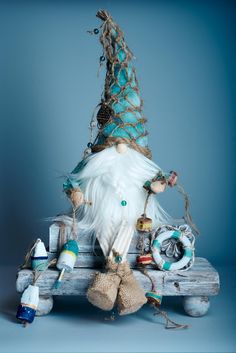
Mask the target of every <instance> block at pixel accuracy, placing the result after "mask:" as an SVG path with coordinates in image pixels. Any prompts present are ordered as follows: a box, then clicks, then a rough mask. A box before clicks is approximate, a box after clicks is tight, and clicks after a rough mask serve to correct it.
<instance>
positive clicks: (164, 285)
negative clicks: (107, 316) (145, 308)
mask: <svg viewBox="0 0 236 353" xmlns="http://www.w3.org/2000/svg"><path fill="white" fill-rule="evenodd" d="M204 263H205V265H206V267H205V268H204ZM199 266H200V268H201V269H199V270H198V267H199ZM95 272H96V269H89V268H76V269H74V271H73V272H72V273H71V274H65V277H64V282H63V284H62V286H61V288H59V289H55V288H54V283H55V281H56V279H57V277H58V274H59V272H58V271H57V270H56V269H48V270H47V271H45V272H44V273H43V274H42V275H41V276H40V277H39V279H38V281H37V285H38V286H39V288H40V295H85V294H86V292H87V288H88V286H89V283H90V282H91V280H92V277H93V275H94V273H95ZM148 273H149V274H150V275H151V276H152V277H153V279H154V280H155V282H156V285H157V288H158V290H159V291H160V293H161V294H162V295H166V296H188V295H191V296H211V295H216V294H217V293H218V291H219V276H218V273H217V271H216V270H215V269H214V268H213V267H212V266H211V265H210V264H209V262H208V261H207V260H205V259H201V258H200V259H199V258H197V259H196V261H195V265H194V266H193V268H192V269H190V270H188V271H185V272H179V273H174V272H163V271H159V270H153V269H150V270H149V271H148ZM134 275H135V277H136V278H137V280H138V281H139V283H140V285H141V286H142V287H143V288H144V290H150V289H151V283H150V280H149V279H148V278H147V277H146V276H144V275H143V274H142V273H141V272H140V271H139V270H134ZM32 279H33V273H32V271H31V270H28V269H26V270H21V271H19V273H18V276H17V281H16V289H17V291H18V292H23V291H24V289H25V288H26V287H27V286H28V285H29V284H30V283H31V282H32Z"/></svg>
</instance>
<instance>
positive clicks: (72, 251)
mask: <svg viewBox="0 0 236 353" xmlns="http://www.w3.org/2000/svg"><path fill="white" fill-rule="evenodd" d="M78 253H79V247H78V244H77V241H76V240H69V241H68V242H67V243H66V244H65V245H64V246H63V248H62V251H61V253H60V256H59V258H58V260H57V265H56V266H57V268H58V270H60V271H61V273H60V275H59V277H58V279H57V281H56V283H55V288H56V289H58V288H59V287H60V286H61V283H62V279H63V276H64V273H65V272H72V271H73V268H74V265H75V262H76V259H77V256H78Z"/></svg>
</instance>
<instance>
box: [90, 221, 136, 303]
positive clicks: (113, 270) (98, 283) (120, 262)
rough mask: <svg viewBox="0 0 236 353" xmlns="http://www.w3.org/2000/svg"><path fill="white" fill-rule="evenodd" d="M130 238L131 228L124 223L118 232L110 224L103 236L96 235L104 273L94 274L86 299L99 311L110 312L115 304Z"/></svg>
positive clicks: (131, 234) (125, 265)
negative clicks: (103, 264)
mask: <svg viewBox="0 0 236 353" xmlns="http://www.w3.org/2000/svg"><path fill="white" fill-rule="evenodd" d="M132 236H133V228H132V227H129V226H127V223H126V222H125V221H123V222H122V223H121V226H120V227H119V231H118V232H117V227H114V225H113V224H111V227H110V229H109V230H108V231H107V233H106V234H104V236H102V235H101V234H98V235H97V238H98V241H99V243H100V246H101V248H102V251H103V254H104V255H105V257H106V259H107V262H106V267H105V269H106V272H105V273H100V272H97V273H96V274H95V277H94V279H93V282H92V284H91V286H90V287H89V289H88V292H87V298H88V301H89V302H90V303H92V304H93V305H95V306H97V307H99V308H100V309H103V310H111V309H112V308H113V306H114V304H115V301H116V298H117V293H118V288H119V284H120V281H121V278H122V275H123V274H124V273H125V271H124V270H125V268H126V267H127V264H126V262H125V259H126V254H127V252H128V250H129V246H130V242H131V239H132ZM112 249H115V250H116V252H117V253H118V254H120V255H121V257H120V255H119V256H118V254H117V255H116V256H115V255H114V251H112Z"/></svg>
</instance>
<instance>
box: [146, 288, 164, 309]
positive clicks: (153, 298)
mask: <svg viewBox="0 0 236 353" xmlns="http://www.w3.org/2000/svg"><path fill="white" fill-rule="evenodd" d="M145 296H146V298H147V301H148V303H149V304H153V305H155V306H158V307H159V306H160V305H161V302H162V295H160V294H158V293H157V292H156V291H154V290H151V291H148V292H146V294H145Z"/></svg>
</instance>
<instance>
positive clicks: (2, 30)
mask: <svg viewBox="0 0 236 353" xmlns="http://www.w3.org/2000/svg"><path fill="white" fill-rule="evenodd" d="M0 7H1V8H0V48H1V54H0V102H1V104H0V109H1V112H0V113H1V114H0V116H1V146H0V150H1V194H0V195H1V212H0V217H1V222H2V223H1V239H2V251H1V257H0V263H1V264H19V263H21V262H22V259H23V256H24V253H25V251H26V249H27V247H28V246H29V244H30V243H31V241H32V240H33V239H35V238H37V237H42V238H43V239H44V240H45V242H47V241H48V240H47V239H48V223H46V222H45V221H43V219H44V218H46V217H50V216H54V215H56V214H58V213H60V212H63V211H64V210H66V209H67V207H68V203H67V200H66V198H65V197H64V195H63V193H62V182H63V180H62V179H61V178H60V176H61V175H62V174H63V173H65V172H68V171H70V170H71V169H72V168H73V167H74V166H75V165H76V163H77V162H78V161H79V160H80V158H81V156H82V153H83V150H84V148H85V146H86V144H87V141H88V136H89V131H88V123H89V120H90V118H91V114H92V112H93V109H94V107H95V106H96V105H97V103H98V102H99V100H100V94H101V91H102V88H103V83H104V73H101V74H100V77H99V78H97V71H98V66H99V64H98V61H99V56H100V55H101V54H102V51H101V46H100V44H99V41H98V37H97V36H90V35H89V34H88V33H86V31H87V30H89V29H93V28H94V27H96V26H98V25H99V23H100V22H99V20H98V19H96V18H95V14H96V11H97V10H98V9H100V8H105V9H107V10H108V11H110V12H111V13H112V15H113V17H114V18H115V20H116V21H117V22H118V23H119V24H120V26H121V28H122V29H123V30H124V32H125V34H126V39H127V42H128V44H129V46H130V48H131V49H132V50H133V52H134V54H135V56H136V58H137V59H136V68H137V74H138V79H139V82H140V86H141V92H142V97H143V99H144V102H145V115H146V116H147V118H148V129H149V132H150V135H149V146H150V148H151V149H152V152H153V157H154V160H155V161H156V163H157V164H158V165H160V166H161V167H162V168H163V169H164V170H166V171H169V170H171V169H174V170H176V171H178V172H179V175H180V181H181V183H182V184H183V185H184V187H185V189H186V191H187V192H188V193H189V195H190V198H191V202H192V208H191V210H192V215H193V218H194V220H195V222H196V223H197V225H198V227H199V228H200V230H201V235H200V236H199V238H198V239H197V244H196V250H197V251H196V252H197V255H198V256H206V257H207V258H208V259H209V260H210V261H212V262H213V263H214V264H224V263H233V262H235V255H234V254H235V245H236V244H235V242H236V241H235V236H236V234H235V228H236V227H235V223H234V221H235V218H236V217H235V216H236V212H235V205H234V194H235V172H236V169H235V157H234V150H235V111H236V103H235V102H236V99H235V98H236V97H235V87H234V85H235V59H236V58H235V35H236V28H235V18H234V13H235V7H236V6H235V2H233V1H232V2H230V1H181V0H179V1H168V0H165V1H140V2H139V1H127V0H126V1H124V2H122V1H84V2H83V1H69V0H68V1H27V2H23V1H15V2H13V1H6V2H4V1H1V4H0ZM160 201H161V204H162V205H163V207H164V208H165V209H166V210H167V211H168V212H169V213H170V214H172V215H173V216H175V217H179V216H182V213H183V203H182V199H181V197H180V196H179V195H178V194H177V192H176V191H172V190H169V191H167V192H166V193H165V194H163V195H161V197H160Z"/></svg>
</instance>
